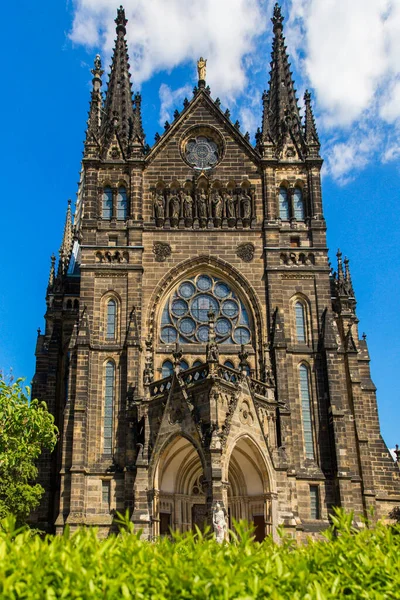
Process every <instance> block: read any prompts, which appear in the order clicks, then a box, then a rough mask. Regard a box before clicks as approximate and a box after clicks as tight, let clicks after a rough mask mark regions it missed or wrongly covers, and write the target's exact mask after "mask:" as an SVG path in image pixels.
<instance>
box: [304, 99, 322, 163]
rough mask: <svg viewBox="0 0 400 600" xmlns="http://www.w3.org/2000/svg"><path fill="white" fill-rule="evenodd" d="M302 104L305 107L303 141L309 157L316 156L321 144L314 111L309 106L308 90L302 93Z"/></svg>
mask: <svg viewBox="0 0 400 600" xmlns="http://www.w3.org/2000/svg"><path fill="white" fill-rule="evenodd" d="M304 104H305V107H306V117H305V124H304V136H305V142H306V144H307V146H308V150H309V155H310V156H311V157H318V156H319V149H320V147H321V144H320V143H319V137H318V132H317V126H316V125H315V119H314V113H313V110H312V106H311V94H310V92H309V91H308V90H306V92H305V94H304Z"/></svg>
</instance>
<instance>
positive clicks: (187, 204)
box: [183, 192, 193, 219]
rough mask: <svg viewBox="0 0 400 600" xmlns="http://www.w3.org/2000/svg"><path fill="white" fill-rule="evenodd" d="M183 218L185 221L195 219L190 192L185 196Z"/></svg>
mask: <svg viewBox="0 0 400 600" xmlns="http://www.w3.org/2000/svg"><path fill="white" fill-rule="evenodd" d="M183 217H184V218H185V219H191V218H192V217H193V198H192V196H191V194H190V192H186V193H185V195H184V196H183Z"/></svg>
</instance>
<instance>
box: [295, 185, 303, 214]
mask: <svg viewBox="0 0 400 600" xmlns="http://www.w3.org/2000/svg"><path fill="white" fill-rule="evenodd" d="M293 214H294V218H295V219H296V220H297V221H304V216H305V211H304V198H303V192H302V190H301V189H300V188H298V187H297V188H295V189H294V192H293Z"/></svg>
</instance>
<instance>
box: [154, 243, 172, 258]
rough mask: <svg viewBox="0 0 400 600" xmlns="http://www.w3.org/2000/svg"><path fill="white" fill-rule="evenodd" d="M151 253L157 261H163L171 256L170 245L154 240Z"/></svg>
mask: <svg viewBox="0 0 400 600" xmlns="http://www.w3.org/2000/svg"><path fill="white" fill-rule="evenodd" d="M153 253H154V256H155V259H156V261H157V262H165V261H166V260H167V258H168V257H169V256H171V253H172V251H171V246H170V245H169V244H167V243H166V242H154V244H153Z"/></svg>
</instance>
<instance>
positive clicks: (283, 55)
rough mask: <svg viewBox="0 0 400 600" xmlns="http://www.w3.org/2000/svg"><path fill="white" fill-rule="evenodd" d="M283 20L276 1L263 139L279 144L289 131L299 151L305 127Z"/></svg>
mask: <svg viewBox="0 0 400 600" xmlns="http://www.w3.org/2000/svg"><path fill="white" fill-rule="evenodd" d="M283 20H284V17H283V16H282V12H281V8H280V6H279V4H275V7H274V14H273V17H272V19H271V21H272V24H273V32H274V39H273V42H272V53H271V58H272V60H271V71H270V80H269V90H268V92H267V93H266V94H264V98H263V105H264V111H263V112H264V114H263V129H262V141H261V143H264V144H265V142H268V137H269V136H271V139H272V140H273V141H274V142H275V144H276V145H277V146H278V148H279V147H281V146H282V145H283V143H284V142H285V139H286V137H287V135H289V136H290V137H291V138H292V142H294V143H295V144H296V146H297V150H298V151H299V150H300V148H301V146H302V142H303V140H302V137H303V136H302V127H301V119H300V111H299V107H298V105H297V98H296V90H295V88H294V82H293V78H292V72H291V71H290V63H289V57H288V54H287V48H286V46H285V38H284V37H283Z"/></svg>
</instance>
